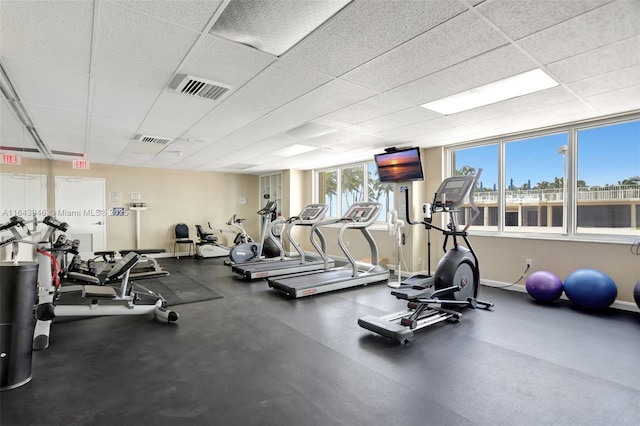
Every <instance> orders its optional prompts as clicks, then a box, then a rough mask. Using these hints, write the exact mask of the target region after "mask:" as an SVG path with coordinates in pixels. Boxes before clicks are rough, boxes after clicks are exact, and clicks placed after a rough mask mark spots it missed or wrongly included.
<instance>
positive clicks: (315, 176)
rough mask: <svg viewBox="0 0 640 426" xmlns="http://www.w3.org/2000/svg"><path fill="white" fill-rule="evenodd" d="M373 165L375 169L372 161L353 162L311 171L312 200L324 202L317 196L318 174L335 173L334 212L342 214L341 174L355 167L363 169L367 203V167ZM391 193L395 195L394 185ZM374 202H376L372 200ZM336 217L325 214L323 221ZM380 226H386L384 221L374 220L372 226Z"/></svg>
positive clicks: (368, 199)
mask: <svg viewBox="0 0 640 426" xmlns="http://www.w3.org/2000/svg"><path fill="white" fill-rule="evenodd" d="M370 165H373V166H374V167H375V161H374V160H373V159H372V160H368V161H358V162H354V163H348V164H342V165H338V166H330V167H324V168H322V169H315V170H314V171H313V196H312V200H313V202H314V203H322V202H324V201H323V200H320V196H319V195H320V194H319V190H320V188H319V187H320V183H319V181H320V174H321V173H326V172H333V171H335V172H336V174H337V176H336V180H337V182H336V186H337V188H338V194H337V197H336V198H337V206H336V212H337V213H338V214H342V211H343V209H342V172H343V170H345V169H353V168H356V167H363V170H364V178H363V182H362V184H363V188H364V192H365V199H366V200H367V201H371V200H370V198H369V182H370V179H369V166H370ZM393 188H394V189H393V191H392V194H394V193H395V190H396V188H395V185H393ZM374 201H376V200H374ZM394 202H395V198H394V199H393V200H392V202H391V203H390V205H391V208H392V209H393V208H394ZM383 207H385V208H386V206H384V203H383ZM338 218H339V217H338V216H331V215H330V213H328V214H327V216H326V217H325V219H338ZM381 224H385V226H386V219H383V220H376V221H375V222H374V224H373V226H376V227H378V226H380V225H381Z"/></svg>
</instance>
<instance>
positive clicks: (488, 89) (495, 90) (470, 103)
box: [420, 68, 558, 115]
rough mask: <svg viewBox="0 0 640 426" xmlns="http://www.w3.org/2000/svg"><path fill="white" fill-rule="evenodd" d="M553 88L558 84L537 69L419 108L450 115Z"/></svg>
mask: <svg viewBox="0 0 640 426" xmlns="http://www.w3.org/2000/svg"><path fill="white" fill-rule="evenodd" d="M555 86H558V82H557V81H555V80H554V79H553V78H551V77H549V75H548V74H547V73H545V72H544V71H542V70H541V69H539V68H537V69H534V70H531V71H527V72H524V73H522V74H518V75H514V76H512V77H508V78H505V79H503V80H499V81H495V82H493V83H489V84H485V85H484V86H480V87H476V88H474V89H471V90H467V91H466V92H460V93H457V94H455V95H451V96H447V97H446V98H442V99H438V100H437V101H433V102H428V103H426V104H423V105H420V106H421V107H423V108H426V109H430V110H432V111H435V112H439V113H440V114H443V115H450V114H455V113H457V112H461V111H467V110H470V109H473V108H478V107H481V106H485V105H490V104H495V103H497V102H502V101H505V100H507V99H512V98H516V97H518V96H523V95H528V94H530V93H535V92H539V91H541V90H545V89H549V88H551V87H555Z"/></svg>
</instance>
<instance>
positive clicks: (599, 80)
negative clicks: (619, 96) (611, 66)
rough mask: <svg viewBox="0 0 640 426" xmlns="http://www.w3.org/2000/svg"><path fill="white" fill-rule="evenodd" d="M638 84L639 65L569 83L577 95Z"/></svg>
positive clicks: (594, 93)
mask: <svg viewBox="0 0 640 426" xmlns="http://www.w3.org/2000/svg"><path fill="white" fill-rule="evenodd" d="M637 86H640V65H636V66H633V67H629V68H624V69H621V70H617V71H613V72H610V73H608V74H603V75H599V76H596V77H592V78H588V79H585V80H581V81H577V82H575V83H572V84H569V88H570V89H571V90H573V91H574V92H576V94H577V95H578V96H582V97H589V96H595V95H600V94H603V93H608V92H615V91H617V90H619V89H624V88H625V87H637Z"/></svg>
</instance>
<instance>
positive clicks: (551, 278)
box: [525, 271, 563, 302]
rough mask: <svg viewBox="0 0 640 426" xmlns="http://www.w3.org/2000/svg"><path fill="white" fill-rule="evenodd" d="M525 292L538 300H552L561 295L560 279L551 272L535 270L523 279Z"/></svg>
mask: <svg viewBox="0 0 640 426" xmlns="http://www.w3.org/2000/svg"><path fill="white" fill-rule="evenodd" d="M525 287H526V289H527V293H529V295H530V296H531V297H533V298H534V299H535V300H537V301H539V302H553V301H554V300H558V299H559V298H560V296H562V291H563V286H562V280H561V279H560V277H559V276H557V275H556V274H554V273H553V272H547V271H536V272H534V273H532V274H530V275H529V276H528V277H527V280H526V281H525Z"/></svg>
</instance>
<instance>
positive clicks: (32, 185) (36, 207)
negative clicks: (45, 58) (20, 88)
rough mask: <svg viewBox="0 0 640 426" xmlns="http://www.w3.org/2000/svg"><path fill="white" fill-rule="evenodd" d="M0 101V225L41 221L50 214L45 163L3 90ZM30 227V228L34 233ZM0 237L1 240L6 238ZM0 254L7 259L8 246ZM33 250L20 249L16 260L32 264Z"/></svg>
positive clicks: (2, 235) (3, 89) (8, 255)
mask: <svg viewBox="0 0 640 426" xmlns="http://www.w3.org/2000/svg"><path fill="white" fill-rule="evenodd" d="M1 93H2V97H1V98H0V141H1V142H0V223H6V222H8V221H9V219H10V218H11V217H12V216H20V217H22V218H23V219H25V221H29V220H33V218H34V217H36V218H37V219H38V220H42V219H43V217H44V216H45V215H46V214H47V213H48V212H49V203H48V196H49V194H48V183H49V182H48V181H49V176H48V160H47V159H46V158H45V157H44V156H43V155H42V154H41V153H40V152H39V150H38V148H37V146H36V144H35V142H34V140H33V138H32V137H31V134H30V133H29V130H28V129H27V128H26V126H25V125H24V124H23V122H22V121H21V120H20V118H19V117H18V113H17V112H16V109H15V108H14V107H15V105H13V104H12V102H14V100H10V99H8V98H7V95H6V93H8V91H7V90H6V88H5V87H2V91H1ZM33 226H34V225H33V224H30V225H29V228H30V229H33ZM10 236H11V235H10V234H9V233H3V234H0V240H4V239H6V238H9V237H10ZM3 249H4V250H3V251H0V260H7V259H9V258H10V256H11V253H10V250H11V246H7V247H4V248H3ZM32 252H33V250H29V249H28V247H24V246H23V247H20V248H19V257H18V259H19V260H32V258H33V256H32Z"/></svg>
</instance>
